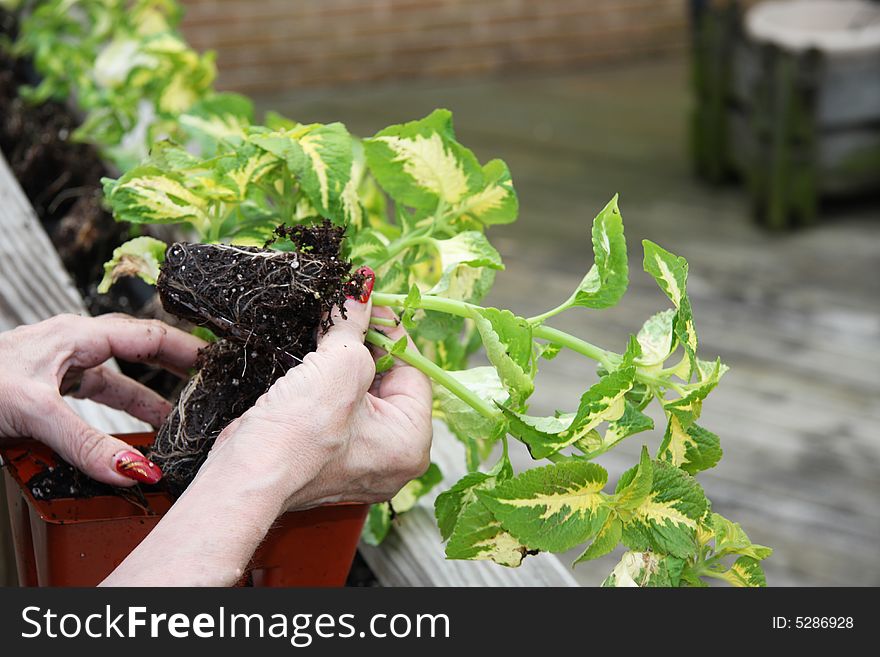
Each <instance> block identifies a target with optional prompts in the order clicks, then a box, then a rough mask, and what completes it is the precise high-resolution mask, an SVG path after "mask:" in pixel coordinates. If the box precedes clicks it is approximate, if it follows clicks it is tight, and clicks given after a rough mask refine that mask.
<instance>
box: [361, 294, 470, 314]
mask: <svg viewBox="0 0 880 657" xmlns="http://www.w3.org/2000/svg"><path fill="white" fill-rule="evenodd" d="M371 298H372V299H373V305H374V306H395V307H398V308H401V307H403V306H404V304H405V302H406V295H403V294H388V293H387V292H373V296H372V297H371ZM419 308H423V309H424V310H439V311H440V312H443V313H446V314H448V315H457V316H458V317H471V312H472V311H473V310H479V309H480V306H476V305H474V304H472V303H467V302H466V301H456V300H455V299H446V298H445V297H435V296H431V295H425V296H423V297H422V299H421V301H420V302H419Z"/></svg>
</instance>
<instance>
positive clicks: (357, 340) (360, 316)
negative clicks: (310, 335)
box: [318, 299, 373, 352]
mask: <svg viewBox="0 0 880 657" xmlns="http://www.w3.org/2000/svg"><path fill="white" fill-rule="evenodd" d="M344 310H345V317H344V318H343V317H342V311H341V309H340V308H338V307H336V308H334V309H333V311H332V312H331V313H330V319H331V320H332V322H333V325H332V326H331V327H330V328H329V329H327V332H326V333H324V334H323V335H321V334H320V332H319V333H318V351H322V352H324V351H332V350H334V349H336V348H337V347H345V346H349V345H355V344H363V343H364V336H365V335H366V334H367V328H368V327H369V325H370V313H371V312H372V310H373V302H372V301H370V300H369V299H367V301H366V302H361V301H358V300H356V299H349V300H348V301H346V302H345V306H344Z"/></svg>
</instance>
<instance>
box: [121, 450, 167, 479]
mask: <svg viewBox="0 0 880 657" xmlns="http://www.w3.org/2000/svg"><path fill="white" fill-rule="evenodd" d="M116 472H118V473H119V474H121V475H122V476H124V477H128V478H129V479H134V480H135V481H139V482H141V483H142V484H155V483H156V482H157V481H159V480H160V479H161V478H162V471H161V470H160V469H159V466H158V465H156V464H155V463H153V462H152V461H150V460H149V459H148V458H147V457H146V456H144V455H143V454H141V453H140V452H133V451H129V452H120V453H119V454H118V455H117V456H116Z"/></svg>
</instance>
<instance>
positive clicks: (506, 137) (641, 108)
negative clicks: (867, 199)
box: [262, 60, 880, 586]
mask: <svg viewBox="0 0 880 657" xmlns="http://www.w3.org/2000/svg"><path fill="white" fill-rule="evenodd" d="M688 103H689V97H688V92H687V88H686V64H685V63H684V62H683V61H679V60H667V61H666V62H656V63H650V64H640V65H637V66H626V67H617V68H614V69H610V70H607V71H586V72H583V73H582V74H570V75H564V76H558V77H552V78H551V77H546V76H545V77H542V78H537V77H535V78H521V79H516V80H495V81H472V82H447V83H442V84H441V83H434V84H427V83H425V84H414V83H408V84H406V85H397V86H394V85H384V86H371V87H369V88H362V89H345V90H342V91H338V90H336V91H334V90H325V91H318V92H312V93H309V94H306V93H298V94H297V95H296V97H295V98H277V97H273V98H267V99H266V100H265V102H263V103H262V105H263V106H264V107H270V106H271V108H272V109H276V110H279V111H281V112H283V113H285V114H287V115H289V116H291V117H294V118H296V119H297V120H299V121H306V122H309V121H332V120H341V121H344V122H346V123H347V124H348V126H349V128H350V129H351V130H352V131H353V132H355V133H356V134H361V135H370V134H372V133H373V132H375V131H376V130H378V129H380V128H382V127H384V126H386V125H388V124H389V123H393V122H399V121H405V120H410V119H413V118H416V117H419V116H424V115H426V114H427V113H428V112H430V111H431V110H432V109H433V108H435V107H440V106H443V107H448V108H450V109H451V110H453V111H454V112H455V119H456V128H457V132H458V134H459V136H460V138H461V140H462V141H463V142H464V143H465V144H467V145H468V146H471V147H472V148H474V149H475V150H476V152H477V155H478V156H479V157H480V158H481V160H483V161H485V160H487V159H489V158H491V157H502V158H504V159H505V160H506V161H507V162H508V164H509V165H510V168H511V172H512V174H513V179H514V182H515V184H516V188H517V190H518V192H519V195H520V202H521V212H520V219H519V221H518V222H517V223H516V224H513V225H511V226H504V227H498V228H493V229H492V230H491V231H490V236H491V238H492V240H493V243H495V244H496V246H497V247H498V249H499V251H500V252H501V254H502V255H503V256H504V259H505V262H506V265H507V269H506V271H504V272H500V273H499V275H498V277H497V283H496V286H495V289H494V291H493V293H492V295H491V297H490V298H489V299H488V302H489V303H492V304H497V305H499V306H501V307H506V308H510V309H512V310H515V311H517V312H519V313H522V314H525V315H529V314H534V313H537V312H541V311H543V310H546V309H547V308H549V307H551V306H553V305H555V304H556V303H558V302H559V301H561V300H562V299H565V298H566V297H567V296H568V294H569V293H570V291H571V290H572V289H573V288H574V286H575V285H577V283H578V282H579V281H580V279H581V277H582V276H583V273H584V271H585V270H586V268H587V267H588V266H589V264H590V258H591V256H590V248H589V236H588V230H589V225H590V221H591V219H592V217H593V216H594V215H595V213H596V212H597V211H598V210H599V209H600V208H601V207H602V206H603V205H604V204H605V202H607V200H608V199H609V198H610V197H611V195H612V194H613V193H615V192H620V194H621V196H620V205H621V209H622V212H623V216H624V221H625V224H626V233H627V238H628V241H629V244H630V259H631V264H630V277H631V281H632V282H631V287H630V290H629V292H628V294H627V295H626V296H625V297H624V299H623V301H622V303H621V304H620V306H619V307H617V308H614V309H611V310H608V311H589V310H583V311H579V312H573V313H571V314H569V315H567V316H563V317H562V318H560V319H559V321H554V322H551V323H552V324H554V325H555V326H558V327H559V328H561V329H566V330H571V331H574V332H577V333H578V334H580V335H582V336H583V337H584V338H586V339H589V340H591V341H593V342H596V343H598V344H600V345H603V346H606V347H608V348H616V349H618V350H622V349H623V348H624V347H625V344H626V338H627V335H628V334H629V333H631V332H634V331H636V330H638V328H639V326H640V325H641V322H642V321H644V319H646V318H647V317H648V316H649V315H650V314H651V313H653V312H655V311H657V310H661V309H663V308H665V307H667V305H668V304H667V301H666V300H665V298H664V297H663V295H662V293H661V292H660V291H659V290H658V289H657V287H656V285H655V284H654V282H653V281H652V280H651V279H650V278H649V277H648V276H647V275H646V274H644V273H643V272H642V271H641V248H640V246H639V242H640V240H641V239H642V238H648V239H652V240H655V241H657V242H659V243H661V244H663V245H664V246H665V247H667V248H669V249H671V250H673V251H675V252H677V253H679V254H681V255H683V256H685V257H687V258H688V259H689V260H690V265H691V266H690V272H691V277H690V286H689V288H690V292H691V294H692V301H693V306H694V312H695V318H696V323H697V330H698V331H699V333H700V338H701V352H702V353H703V354H705V355H706V356H707V357H708V356H710V355H711V356H714V355H716V354H717V355H719V356H721V358H722V359H723V360H724V361H725V362H727V363H728V364H729V365H731V367H732V369H731V371H730V373H729V374H728V375H727V376H726V377H725V379H724V380H723V381H722V383H721V385H720V386H719V387H718V389H717V390H716V391H714V392H713V393H712V395H711V396H710V397H709V399H708V400H707V401H706V404H705V405H704V411H703V422H702V424H704V425H705V426H706V427H707V428H709V429H711V430H713V431H715V432H716V433H718V434H719V435H720V436H721V440H722V446H723V447H724V450H725V455H724V459H723V460H722V462H721V464H720V466H719V467H718V468H717V469H715V470H712V471H709V472H707V473H704V474H702V475H700V481H701V482H702V484H703V485H704V487H705V488H706V491H707V493H708V494H709V496H710V497H711V498H712V499H713V500H714V501H715V508H716V510H718V511H719V512H720V513H723V514H726V515H729V516H730V517H732V518H734V519H736V520H737V521H739V522H741V523H742V524H743V526H744V527H745V528H746V530H747V531H748V532H749V535H750V536H751V538H752V539H753V540H755V541H756V542H759V543H763V544H766V545H771V546H773V547H775V548H776V554H775V555H774V556H773V557H772V558H771V559H770V560H769V561H768V562H767V564H766V568H767V577H768V581H769V583H770V584H771V585H794V584H798V585H862V586H864V585H875V586H876V585H880V559H878V548H877V546H878V544H880V504H878V500H880V429H878V427H880V208H878V205H877V204H876V203H875V204H873V205H871V204H863V205H859V206H855V205H847V206H836V207H835V206H832V207H830V208H824V209H823V216H822V221H821V225H819V226H817V227H815V228H811V229H810V230H808V231H803V232H800V233H794V234H791V235H787V236H780V235H769V234H767V233H765V232H764V231H762V230H761V229H760V228H759V227H757V226H755V225H754V224H753V223H752V221H751V219H750V217H749V209H748V207H747V201H746V200H745V199H744V198H743V197H742V195H741V194H740V193H739V192H737V191H736V190H721V191H719V190H713V189H707V188H705V187H703V186H701V185H700V184H698V183H697V182H696V181H694V180H693V178H692V175H691V171H690V165H689V163H688V161H687V158H686V147H685V144H686V138H685V128H686V121H687V115H688ZM594 380H595V378H594V375H593V369H592V367H591V365H590V363H589V362H587V361H584V360H580V359H577V358H575V357H570V358H569V357H562V356H560V357H559V358H557V359H556V360H554V361H551V362H548V363H541V374H540V375H539V379H538V393H537V394H536V396H535V398H534V400H533V401H534V406H533V409H534V410H535V411H536V412H537V413H549V412H552V411H553V410H556V409H558V408H559V409H563V410H570V409H571V408H572V407H573V406H574V405H575V404H576V403H577V399H578V396H579V394H580V393H581V392H582V391H583V390H584V388H585V386H586V385H588V384H589V383H590V382H591V381H594ZM660 434H661V431H654V432H652V433H651V434H650V435H647V434H642V435H640V436H639V437H634V438H632V439H630V441H629V442H625V443H623V445H621V453H620V454H619V455H618V454H617V453H615V454H612V455H608V456H607V458H605V459H603V460H602V463H603V465H605V466H606V467H608V468H609V471H610V474H611V477H612V479H613V478H615V477H617V476H618V475H619V473H620V472H621V471H622V470H623V469H624V468H626V467H628V466H630V465H632V464H633V463H635V462H636V460H637V455H638V449H639V448H640V446H641V444H642V442H648V444H649V446H650V447H652V448H653V447H656V445H657V444H658V443H659V440H660V438H661V435H660ZM520 456H521V458H522V461H521V464H522V463H525V461H526V459H527V457H524V456H523V455H520ZM616 557H617V555H614V556H610V557H607V558H603V559H601V560H599V561H598V562H596V563H594V564H583V565H580V566H578V567H577V568H576V569H575V570H574V574H575V576H576V577H577V578H578V579H579V580H580V581H581V582H582V583H584V584H590V585H594V584H596V583H598V582H599V581H601V579H602V578H603V577H604V575H605V574H606V573H607V572H608V571H609V569H610V568H611V567H613V563H614V561H615V559H616ZM528 561H529V560H528V559H527V560H526V563H528ZM569 561H570V560H569Z"/></svg>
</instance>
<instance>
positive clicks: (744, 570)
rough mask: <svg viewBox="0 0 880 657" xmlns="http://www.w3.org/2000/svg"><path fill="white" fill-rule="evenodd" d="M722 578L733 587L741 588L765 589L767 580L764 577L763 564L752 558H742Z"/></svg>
mask: <svg viewBox="0 0 880 657" xmlns="http://www.w3.org/2000/svg"><path fill="white" fill-rule="evenodd" d="M722 578H723V579H725V580H726V581H728V582H729V583H730V584H732V585H733V586H739V587H765V586H767V579H766V578H765V577H764V569H763V568H761V563H760V562H759V561H757V560H756V559H753V558H751V557H740V558H739V559H737V560H736V561H735V562H734V563H733V565H732V566H731V567H730V570H728V571H727V572H726V573H724V574H723V575H722Z"/></svg>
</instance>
